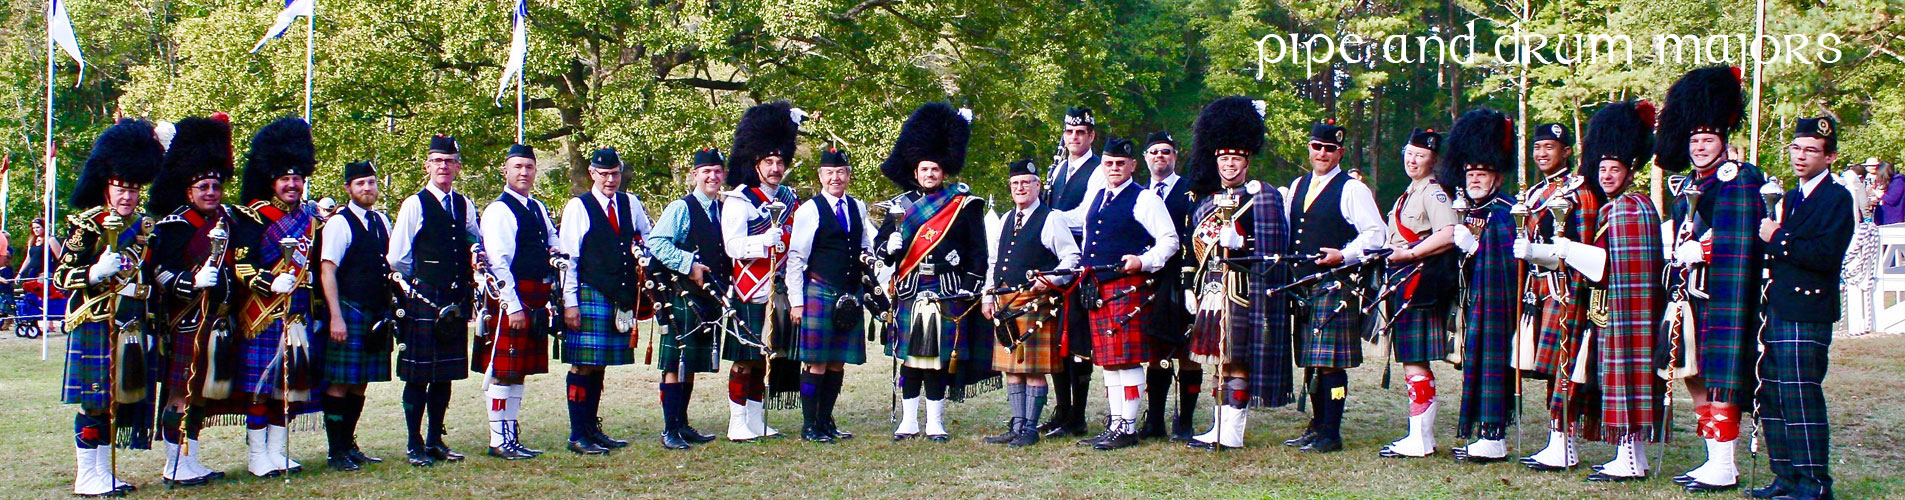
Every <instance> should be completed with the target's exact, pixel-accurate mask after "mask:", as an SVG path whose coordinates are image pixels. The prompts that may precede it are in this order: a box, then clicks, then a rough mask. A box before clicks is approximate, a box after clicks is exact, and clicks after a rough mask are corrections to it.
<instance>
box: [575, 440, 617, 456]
mask: <svg viewBox="0 0 1905 500" xmlns="http://www.w3.org/2000/svg"><path fill="white" fill-rule="evenodd" d="M569 451H572V452H575V454H577V455H607V454H609V449H608V448H604V447H602V445H599V444H595V442H593V441H589V440H587V439H583V440H573V439H572V440H569Z"/></svg>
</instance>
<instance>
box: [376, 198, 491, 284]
mask: <svg viewBox="0 0 1905 500" xmlns="http://www.w3.org/2000/svg"><path fill="white" fill-rule="evenodd" d="M421 194H429V195H430V198H431V199H430V202H431V203H436V204H438V205H439V206H441V205H442V203H443V200H444V199H446V198H448V197H449V196H450V195H451V194H454V193H453V192H445V191H443V190H441V189H437V185H436V184H428V185H425V186H424V187H423V192H422V193H418V194H417V195H410V197H409V198H404V199H403V205H400V206H398V207H397V222H396V223H394V224H392V225H391V228H390V253H389V254H386V255H384V260H385V261H387V262H389V263H390V270H392V271H396V272H399V273H403V274H404V275H405V276H409V275H410V263H411V260H412V259H411V255H410V247H411V245H415V244H416V243H417V242H416V239H417V231H420V230H422V229H423V200H422V199H421V198H419V195H421ZM443 208H444V210H451V211H452V212H453V213H452V214H451V215H454V216H456V217H458V218H460V219H462V222H463V228H464V229H466V230H468V231H469V233H470V238H472V239H476V238H482V237H483V232H482V228H481V227H480V226H479V225H478V224H477V219H476V203H474V202H471V201H470V197H468V196H464V197H463V206H461V207H455V208H454V209H452V208H451V207H443Z"/></svg>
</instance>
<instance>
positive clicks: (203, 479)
mask: <svg viewBox="0 0 1905 500" xmlns="http://www.w3.org/2000/svg"><path fill="white" fill-rule="evenodd" d="M163 482H164V483H165V484H166V485H168V486H178V487H192V486H204V485H207V484H211V482H212V476H211V475H210V474H207V475H204V476H199V477H195V478H191V479H176V480H174V479H165V480H163Z"/></svg>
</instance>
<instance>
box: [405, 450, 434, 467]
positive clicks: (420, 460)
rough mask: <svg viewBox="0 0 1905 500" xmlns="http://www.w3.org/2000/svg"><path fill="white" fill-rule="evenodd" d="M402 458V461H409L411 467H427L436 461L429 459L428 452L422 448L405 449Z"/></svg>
mask: <svg viewBox="0 0 1905 500" xmlns="http://www.w3.org/2000/svg"><path fill="white" fill-rule="evenodd" d="M403 458H404V461H406V462H410V466H411V467H429V466H432V465H436V464H437V461H436V460H433V459H431V458H430V454H429V453H427V452H425V451H423V448H411V449H408V450H405V451H404V454H403Z"/></svg>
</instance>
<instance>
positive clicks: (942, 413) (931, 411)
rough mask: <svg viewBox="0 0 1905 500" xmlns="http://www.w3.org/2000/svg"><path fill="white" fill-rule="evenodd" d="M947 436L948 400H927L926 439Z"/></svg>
mask: <svg viewBox="0 0 1905 500" xmlns="http://www.w3.org/2000/svg"><path fill="white" fill-rule="evenodd" d="M945 435H946V400H944V399H928V400H926V437H934V436H945Z"/></svg>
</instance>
